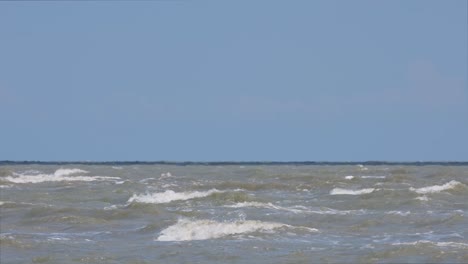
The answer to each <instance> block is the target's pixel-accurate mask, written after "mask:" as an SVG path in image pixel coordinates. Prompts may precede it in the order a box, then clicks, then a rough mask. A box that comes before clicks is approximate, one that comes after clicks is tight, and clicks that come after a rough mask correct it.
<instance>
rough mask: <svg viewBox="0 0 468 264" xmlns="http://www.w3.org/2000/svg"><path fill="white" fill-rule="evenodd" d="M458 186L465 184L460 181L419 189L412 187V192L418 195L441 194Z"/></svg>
mask: <svg viewBox="0 0 468 264" xmlns="http://www.w3.org/2000/svg"><path fill="white" fill-rule="evenodd" d="M458 185H464V184H463V183H461V182H458V181H449V182H447V183H446V184H442V185H433V186H428V187H423V188H417V189H416V188H413V187H411V188H410V191H413V192H416V193H419V194H427V193H438V192H441V191H445V190H449V189H453V188H455V187H457V186H458Z"/></svg>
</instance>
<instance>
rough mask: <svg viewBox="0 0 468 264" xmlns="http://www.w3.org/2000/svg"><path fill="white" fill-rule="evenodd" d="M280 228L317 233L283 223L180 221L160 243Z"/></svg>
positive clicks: (167, 232)
mask: <svg viewBox="0 0 468 264" xmlns="http://www.w3.org/2000/svg"><path fill="white" fill-rule="evenodd" d="M279 228H299V229H304V230H307V231H310V232H317V231H318V230H317V229H315V228H308V227H294V226H290V225H286V224H282V223H275V222H261V221H253V220H242V221H232V222H217V221H213V220H197V221H190V220H187V219H180V220H179V221H178V222H177V223H176V224H174V225H172V226H169V227H168V228H166V229H164V230H162V231H161V233H160V235H159V236H158V238H157V239H156V240H158V241H190V240H206V239H216V238H221V237H225V236H229V235H239V234H247V233H252V232H264V233H271V232H274V230H275V229H279Z"/></svg>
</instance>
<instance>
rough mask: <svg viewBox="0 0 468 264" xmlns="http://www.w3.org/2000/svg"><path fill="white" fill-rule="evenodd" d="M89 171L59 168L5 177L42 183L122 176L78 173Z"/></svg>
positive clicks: (16, 181) (14, 180)
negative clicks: (41, 172)
mask: <svg viewBox="0 0 468 264" xmlns="http://www.w3.org/2000/svg"><path fill="white" fill-rule="evenodd" d="M85 173H88V171H85V170H81V169H62V168H61V169H58V170H56V171H55V172H54V173H53V174H35V175H29V174H27V173H25V174H22V173H14V175H15V176H7V177H5V178H4V179H5V180H6V181H9V182H13V183H42V182H63V181H103V180H118V179H120V177H108V176H83V175H76V174H85Z"/></svg>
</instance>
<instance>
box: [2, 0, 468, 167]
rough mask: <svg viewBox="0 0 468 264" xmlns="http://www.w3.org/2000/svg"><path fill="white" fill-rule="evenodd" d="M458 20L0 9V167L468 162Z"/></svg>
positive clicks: (418, 6) (417, 6) (53, 4)
mask: <svg viewBox="0 0 468 264" xmlns="http://www.w3.org/2000/svg"><path fill="white" fill-rule="evenodd" d="M467 13H468V7H467V1H464V0H451V1H440V0H434V1H431V0H412V1H406V0H405V1H403V0H384V1H372V0H366V1H364V0H353V1H346V0H339V1H333V0H326V1H325V0H316V1H299V0H298V1H272V0H268V1H260V0H258V1H257V0H256V1H189V0H187V1H184V0H177V1H170V0H166V1H164V0H162V1H158V0H156V1H65V2H60V1H49V2H48V1H30V2H28V1H26V2H24V1H20V2H15V1H1V2H0V160H40V161H114V160H120V161H135V160H144V161H159V160H166V161H306V160H307V161H366V160H380V161H468V81H467V79H468V77H467V76H468V52H467V47H468V40H467V39H468V37H467V35H468V28H467V27H468V26H467V24H468V18H467Z"/></svg>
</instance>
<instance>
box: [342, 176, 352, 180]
mask: <svg viewBox="0 0 468 264" xmlns="http://www.w3.org/2000/svg"><path fill="white" fill-rule="evenodd" d="M344 178H345V179H346V180H352V179H354V176H353V175H348V176H345V177H344Z"/></svg>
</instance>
